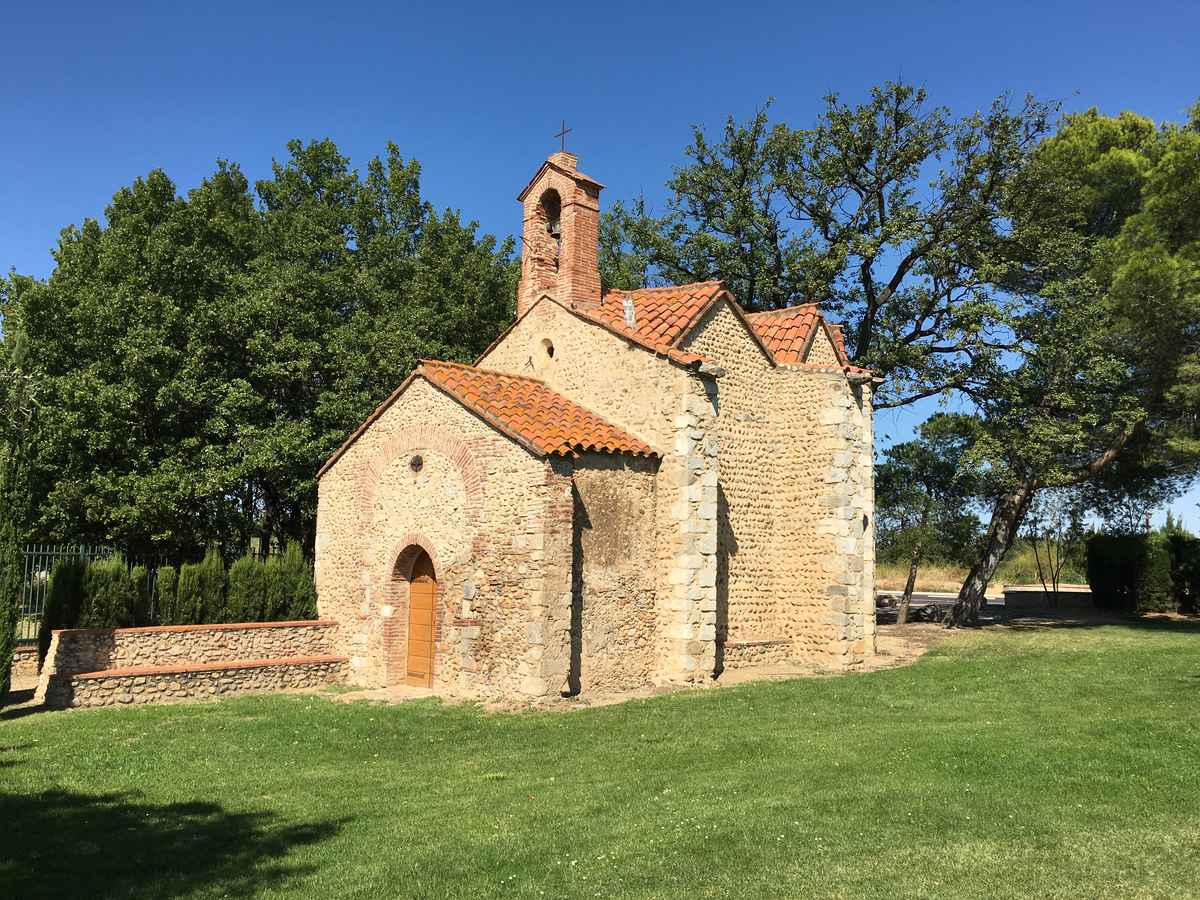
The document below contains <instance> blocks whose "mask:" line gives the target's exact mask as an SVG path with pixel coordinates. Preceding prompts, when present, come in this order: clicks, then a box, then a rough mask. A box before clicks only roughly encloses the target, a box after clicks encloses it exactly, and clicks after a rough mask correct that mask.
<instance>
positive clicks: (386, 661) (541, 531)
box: [316, 378, 570, 697]
mask: <svg viewBox="0 0 1200 900" xmlns="http://www.w3.org/2000/svg"><path fill="white" fill-rule="evenodd" d="M414 455H420V456H421V457H422V466H421V467H420V470H419V471H414V470H413V469H412V467H411V466H410V462H411V461H412V458H413V456H414ZM546 481H547V463H546V462H545V461H543V460H539V459H537V458H536V457H534V456H533V455H532V454H530V453H529V452H528V451H527V450H525V449H524V448H523V447H521V446H519V445H518V444H516V443H514V442H513V441H511V440H509V439H508V438H506V437H505V436H503V435H501V434H500V433H498V432H496V431H495V430H494V429H492V428H491V427H489V426H488V425H486V424H485V423H484V422H482V421H481V420H480V419H478V418H477V417H476V416H475V415H473V414H472V413H470V412H468V411H467V410H466V409H464V408H463V407H462V406H461V405H460V404H458V403H457V402H456V401H454V400H452V399H450V398H449V397H447V396H446V395H445V394H443V393H442V392H441V391H439V390H438V389H437V388H434V387H433V386H431V385H429V384H428V383H427V382H425V381H424V380H422V379H419V378H418V379H415V380H414V381H413V382H412V383H411V384H410V385H409V387H408V389H407V390H406V391H405V392H404V393H403V394H402V395H401V396H400V397H399V398H398V399H397V400H396V401H395V403H394V404H393V405H392V406H391V407H390V408H388V409H387V410H386V411H385V412H384V413H383V414H382V415H381V416H380V417H379V419H377V420H376V421H375V423H374V424H373V425H372V427H371V428H370V429H368V430H367V431H366V432H365V433H364V434H363V435H362V436H361V437H360V438H359V439H358V441H356V442H355V443H354V444H353V445H352V446H351V447H350V448H349V449H348V450H347V451H346V453H345V454H344V455H343V456H342V457H341V459H339V460H338V461H337V463H336V464H335V465H334V466H333V467H332V468H331V469H330V470H329V471H327V472H326V473H325V475H324V476H323V477H322V478H321V481H320V484H319V490H318V510H317V542H316V582H317V594H318V607H319V609H320V611H321V615H322V616H324V617H327V618H331V619H335V620H337V621H339V622H340V623H341V624H342V629H341V632H340V636H341V639H342V642H343V646H344V652H345V653H346V655H347V656H349V657H350V677H351V680H352V681H353V682H354V683H357V684H363V685H384V684H394V683H398V682H400V681H401V680H403V677H404V663H405V657H406V652H407V637H408V635H407V632H408V582H407V580H406V579H407V572H399V573H398V572H396V571H395V569H396V563H397V560H398V559H400V557H401V555H402V554H403V553H404V552H405V549H406V548H411V547H413V546H414V545H415V546H419V547H421V548H423V549H424V550H425V551H426V552H428V553H429V555H430V558H431V559H432V561H433V564H434V571H435V575H436V578H437V581H438V601H437V604H436V610H435V658H434V687H435V688H436V689H438V690H440V691H442V692H446V693H466V694H470V695H473V696H484V697H489V696H496V697H501V696H503V697H509V696H512V695H514V694H515V693H518V692H520V691H522V690H523V689H524V690H528V689H531V686H532V682H528V681H527V680H526V679H528V678H529V677H530V676H531V674H532V673H531V671H530V666H531V665H532V663H531V660H530V653H531V652H536V651H532V650H531V644H530V640H529V638H530V631H531V626H532V625H534V624H535V622H534V619H535V618H537V617H539V616H541V615H542V606H541V603H540V601H541V594H540V592H541V590H542V579H543V577H544V573H543V571H542V563H543V559H544V556H545V549H544V544H545V534H546V529H547V525H546V491H547V487H546ZM565 484H566V486H567V495H566V502H567V504H568V514H569V503H570V496H569V478H567V479H566V481H565ZM567 528H568V533H569V518H568V526H567ZM568 539H569V538H568ZM569 564H570V563H569V557H568V558H566V559H565V562H564V565H566V566H567V567H568V568H569ZM566 581H567V585H568V587H566V588H564V590H566V591H569V572H568V575H567V576H566ZM535 594H536V595H537V596H535ZM535 601H537V602H536V603H535ZM535 607H536V610H535ZM539 621H540V620H539ZM538 665H539V666H540V662H539V663H538Z"/></svg>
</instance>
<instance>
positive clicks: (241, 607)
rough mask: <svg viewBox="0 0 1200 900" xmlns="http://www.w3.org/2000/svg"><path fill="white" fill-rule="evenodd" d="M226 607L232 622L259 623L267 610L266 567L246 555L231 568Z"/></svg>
mask: <svg viewBox="0 0 1200 900" xmlns="http://www.w3.org/2000/svg"><path fill="white" fill-rule="evenodd" d="M226 605H227V608H228V610H229V615H230V617H231V621H234V622H257V621H259V620H261V619H262V618H263V616H264V613H265V611H266V608H267V573H266V566H264V565H263V564H262V562H260V561H259V560H258V559H256V558H255V557H253V556H250V555H246V556H243V557H242V558H241V559H239V560H237V561H236V562H235V563H234V564H233V565H232V566H230V567H229V587H228V591H227V595H226Z"/></svg>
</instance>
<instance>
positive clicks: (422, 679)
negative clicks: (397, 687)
mask: <svg viewBox="0 0 1200 900" xmlns="http://www.w3.org/2000/svg"><path fill="white" fill-rule="evenodd" d="M436 620H437V576H436V575H435V574H434V571H433V560H431V559H430V558H429V554H428V553H426V552H425V551H424V550H421V551H420V552H419V553H417V554H416V557H415V558H414V559H413V562H412V568H411V569H410V570H409V574H408V652H407V653H406V654H405V663H404V683H405V684H412V685H418V686H420V687H433V643H434V634H435V626H436V624H437V622H436Z"/></svg>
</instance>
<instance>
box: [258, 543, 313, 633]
mask: <svg viewBox="0 0 1200 900" xmlns="http://www.w3.org/2000/svg"><path fill="white" fill-rule="evenodd" d="M265 573H266V581H267V607H266V610H265V619H266V620H267V621H269V622H288V621H293V620H302V619H315V618H316V617H317V589H316V587H315V586H314V584H313V577H312V571H311V570H310V569H309V567H308V563H307V562H305V560H304V555H303V554H302V553H301V551H300V545H299V544H297V543H296V542H295V541H292V542H291V543H289V544H288V545H287V547H286V549H284V551H283V553H281V554H279V555H278V556H272V557H270V558H269V559H268V560H267V562H266V565H265Z"/></svg>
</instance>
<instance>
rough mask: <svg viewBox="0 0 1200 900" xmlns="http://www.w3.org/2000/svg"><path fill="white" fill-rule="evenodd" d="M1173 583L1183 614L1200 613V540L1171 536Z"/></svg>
mask: <svg viewBox="0 0 1200 900" xmlns="http://www.w3.org/2000/svg"><path fill="white" fill-rule="evenodd" d="M1167 542H1168V546H1169V547H1170V549H1171V581H1172V582H1174V585H1175V603H1176V605H1177V606H1178V607H1179V609H1180V610H1182V611H1183V612H1188V613H1200V538H1194V537H1192V536H1191V535H1186V534H1171V535H1170V536H1169V537H1168V538H1167Z"/></svg>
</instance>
